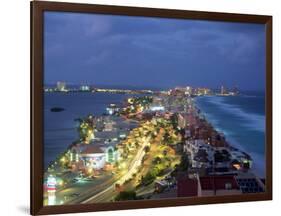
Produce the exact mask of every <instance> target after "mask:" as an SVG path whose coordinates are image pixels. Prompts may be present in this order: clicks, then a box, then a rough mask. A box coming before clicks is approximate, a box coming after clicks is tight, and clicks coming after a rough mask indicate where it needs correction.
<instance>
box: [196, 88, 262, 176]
mask: <svg viewBox="0 0 281 216" xmlns="http://www.w3.org/2000/svg"><path fill="white" fill-rule="evenodd" d="M195 103H196V104H197V106H198V108H199V109H200V110H201V111H202V113H203V114H204V115H205V117H206V118H207V120H208V121H209V122H210V123H211V124H213V126H214V127H215V128H216V129H217V130H218V131H221V132H223V133H224V134H225V137H226V139H227V140H228V141H229V142H230V144H231V145H233V146H235V147H237V148H239V149H241V150H243V151H245V152H247V153H248V154H250V155H251V157H252V158H253V170H254V172H255V173H256V174H257V175H258V176H259V177H262V178H264V177H265V96H264V94H263V93H262V92H248V93H243V94H241V95H238V96H203V97H197V98H196V99H195Z"/></svg>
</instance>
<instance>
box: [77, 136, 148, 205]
mask: <svg viewBox="0 0 281 216" xmlns="http://www.w3.org/2000/svg"><path fill="white" fill-rule="evenodd" d="M150 139H151V137H145V138H143V142H142V145H141V147H140V148H139V150H138V152H137V154H136V156H135V158H134V159H133V160H132V162H131V163H130V165H129V167H128V171H127V172H126V174H125V175H123V176H121V177H120V178H119V179H118V180H117V181H115V182H114V183H113V184H112V185H110V186H108V187H106V189H104V190H103V191H101V192H99V193H97V194H95V195H93V196H91V197H90V198H87V199H86V200H84V201H82V202H81V203H82V204H85V203H93V202H95V203H96V202H106V201H110V200H112V198H113V197H115V196H116V195H117V192H116V191H115V184H120V185H122V184H124V182H125V181H126V180H128V179H130V178H132V177H133V174H134V173H136V172H137V170H138V167H139V166H140V165H141V161H142V158H143V157H144V155H145V151H144V148H145V147H146V146H147V145H148V144H149V142H148V141H149V140H150Z"/></svg>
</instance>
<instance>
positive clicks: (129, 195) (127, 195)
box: [115, 191, 137, 201]
mask: <svg viewBox="0 0 281 216" xmlns="http://www.w3.org/2000/svg"><path fill="white" fill-rule="evenodd" d="M136 199H137V194H136V192H135V191H122V192H120V193H119V194H118V195H117V196H116V197H115V201H122V200H123V201H124V200H136Z"/></svg>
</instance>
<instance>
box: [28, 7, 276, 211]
mask: <svg viewBox="0 0 281 216" xmlns="http://www.w3.org/2000/svg"><path fill="white" fill-rule="evenodd" d="M271 199H272V17H271V16H264V15H244V14H230V13H215V12H196V11H184V10H169V9H152V8H138V7H123V6H103V5H90V4H75V3H58V2H45V1H44V2H40V1H33V2H31V214H55V213H70V212H88V211H103V210H118V209H136V208H151V207H166V206H180V205H194V204H211V203H229V202H243V201H259V200H271Z"/></svg>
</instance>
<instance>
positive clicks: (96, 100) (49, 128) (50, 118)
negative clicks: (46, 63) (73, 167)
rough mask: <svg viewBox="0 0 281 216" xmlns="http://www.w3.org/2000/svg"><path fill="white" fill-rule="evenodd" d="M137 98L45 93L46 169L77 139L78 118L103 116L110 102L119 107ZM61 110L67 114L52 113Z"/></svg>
mask: <svg viewBox="0 0 281 216" xmlns="http://www.w3.org/2000/svg"><path fill="white" fill-rule="evenodd" d="M130 96H134V95H125V94H109V93H90V92H76V93H74V92H70V93H45V94H44V167H45V168H47V166H48V164H49V163H50V162H51V161H53V160H55V159H56V157H57V156H58V155H59V154H60V153H63V152H64V151H65V150H66V149H67V147H68V146H69V145H70V144H72V143H73V142H74V141H76V140H77V139H78V132H77V126H78V125H77V122H76V121H75V119H77V118H83V117H86V116H87V115H89V114H93V115H98V116H100V115H102V114H103V113H105V112H106V107H107V106H108V105H109V104H111V103H116V104H120V103H122V102H123V101H124V99H125V98H127V97H130ZM53 107H61V108H64V109H65V110H64V111H61V112H51V110H50V109H51V108H53Z"/></svg>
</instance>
